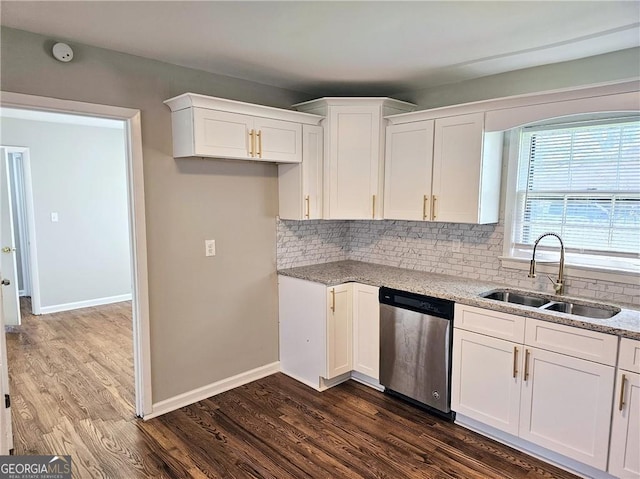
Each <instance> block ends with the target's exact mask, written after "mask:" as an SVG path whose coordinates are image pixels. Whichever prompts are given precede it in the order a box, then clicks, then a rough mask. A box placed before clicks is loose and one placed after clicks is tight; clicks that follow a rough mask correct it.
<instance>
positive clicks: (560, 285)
mask: <svg viewBox="0 0 640 479" xmlns="http://www.w3.org/2000/svg"><path fill="white" fill-rule="evenodd" d="M545 236H555V237H556V238H558V241H560V268H559V270H558V279H557V280H556V281H555V282H554V281H553V280H552V279H551V277H550V276H548V278H549V280H550V281H551V282H552V283H553V289H554V290H555V292H556V294H562V293H563V291H564V243H563V242H562V238H560V235H557V234H556V233H543V234H541V235H540V236H539V237H538V239H537V240H536V242H535V243H534V244H533V256H532V257H531V264H530V266H529V278H535V277H536V248H537V247H538V243H539V242H540V240H541V239H542V238H544V237H545Z"/></svg>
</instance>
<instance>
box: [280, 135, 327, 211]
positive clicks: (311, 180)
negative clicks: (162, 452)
mask: <svg viewBox="0 0 640 479" xmlns="http://www.w3.org/2000/svg"><path fill="white" fill-rule="evenodd" d="M322 132H323V130H322V127H321V126H313V125H302V158H303V161H302V163H294V164H289V165H287V164H284V165H282V164H281V165H278V207H279V208H278V213H279V215H280V218H282V219H285V220H306V219H312V220H313V219H320V218H322V167H323V153H322V152H323V140H322V137H323V134H322Z"/></svg>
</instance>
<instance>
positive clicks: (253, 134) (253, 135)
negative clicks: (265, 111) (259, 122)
mask: <svg viewBox="0 0 640 479" xmlns="http://www.w3.org/2000/svg"><path fill="white" fill-rule="evenodd" d="M249 136H250V137H251V150H250V151H249V155H251V157H252V158H253V157H254V156H256V154H255V151H256V131H255V130H254V129H252V130H251V131H250V132H249Z"/></svg>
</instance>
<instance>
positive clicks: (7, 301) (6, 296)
mask: <svg viewBox="0 0 640 479" xmlns="http://www.w3.org/2000/svg"><path fill="white" fill-rule="evenodd" d="M0 150H1V151H0V157H1V160H0V161H1V164H0V223H1V226H0V248H1V249H0V273H1V274H0V280H1V281H2V297H3V310H2V312H3V314H4V322H5V324H9V325H18V324H20V303H19V299H18V264H17V261H16V244H15V234H14V231H13V210H12V205H11V190H10V189H9V178H10V177H9V153H8V151H7V149H6V148H0Z"/></svg>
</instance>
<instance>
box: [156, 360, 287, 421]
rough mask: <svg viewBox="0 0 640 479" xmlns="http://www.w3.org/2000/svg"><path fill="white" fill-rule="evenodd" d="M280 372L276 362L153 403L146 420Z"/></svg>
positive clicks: (278, 364)
mask: <svg viewBox="0 0 640 479" xmlns="http://www.w3.org/2000/svg"><path fill="white" fill-rule="evenodd" d="M279 371H280V362H279V361H276V362H275V363H271V364H266V365H264V366H260V367H259V368H255V369H251V370H250V371H246V372H244V373H240V374H236V375H235V376H231V377H230V378H226V379H222V380H220V381H216V382H215V383H211V384H208V385H206V386H202V387H200V388H197V389H193V390H191V391H187V392H186V393H182V394H179V395H177V396H174V397H172V398H169V399H165V400H163V401H160V402H157V403H153V406H152V412H151V414H145V416H144V420H145V421H146V420H148V419H152V418H154V417H158V416H160V415H162V414H166V413H168V412H171V411H175V410H176V409H180V408H181V407H185V406H188V405H190V404H193V403H195V402H198V401H202V400H203V399H207V398H210V397H211V396H215V395H216V394H220V393H223V392H225V391H229V390H230V389H233V388H237V387H239V386H244V385H245V384H248V383H250V382H253V381H256V380H257V379H262V378H264V377H266V376H271V375H272V374H275V373H277V372H279Z"/></svg>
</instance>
